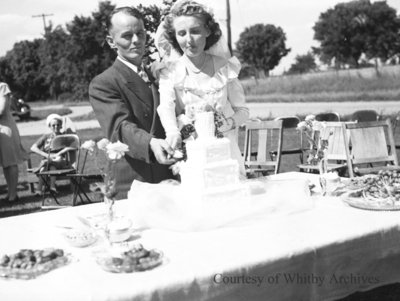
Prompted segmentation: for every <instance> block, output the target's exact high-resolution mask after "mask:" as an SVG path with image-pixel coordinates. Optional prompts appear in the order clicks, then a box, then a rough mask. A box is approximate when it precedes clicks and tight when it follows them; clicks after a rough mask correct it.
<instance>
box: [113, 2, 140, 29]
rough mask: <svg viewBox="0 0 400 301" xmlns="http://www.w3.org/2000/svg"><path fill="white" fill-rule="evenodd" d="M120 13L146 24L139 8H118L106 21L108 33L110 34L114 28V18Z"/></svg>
mask: <svg viewBox="0 0 400 301" xmlns="http://www.w3.org/2000/svg"><path fill="white" fill-rule="evenodd" d="M120 12H122V13H125V14H127V15H129V16H132V17H135V18H136V19H138V20H142V21H143V22H144V16H143V15H142V13H141V12H140V11H139V10H138V9H137V8H135V7H133V6H123V7H117V8H115V9H114V10H113V11H112V12H111V14H110V15H109V16H108V18H107V19H106V22H105V28H106V30H107V32H108V33H110V30H111V29H112V26H113V24H112V17H114V15H115V14H118V13H120Z"/></svg>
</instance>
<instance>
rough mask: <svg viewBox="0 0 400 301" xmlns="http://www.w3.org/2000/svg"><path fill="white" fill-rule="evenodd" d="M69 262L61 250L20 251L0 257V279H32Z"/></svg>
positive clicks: (69, 259) (68, 257)
mask: <svg viewBox="0 0 400 301" xmlns="http://www.w3.org/2000/svg"><path fill="white" fill-rule="evenodd" d="M70 262H71V256H69V255H67V254H65V253H64V251H63V250H62V249H55V248H47V249H38V250H35V249H21V250H19V251H18V252H17V253H14V254H8V255H3V256H1V257H0V278H6V279H7V278H9V279H25V280H27V279H33V278H36V277H37V276H40V275H42V274H45V273H47V272H50V271H51V270H54V269H57V268H59V267H62V266H65V265H67V264H68V263H70Z"/></svg>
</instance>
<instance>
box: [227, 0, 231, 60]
mask: <svg viewBox="0 0 400 301" xmlns="http://www.w3.org/2000/svg"><path fill="white" fill-rule="evenodd" d="M226 31H227V34H228V48H229V51H230V53H231V55H232V33H231V5H230V3H229V0H226Z"/></svg>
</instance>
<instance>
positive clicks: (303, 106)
mask: <svg viewBox="0 0 400 301" xmlns="http://www.w3.org/2000/svg"><path fill="white" fill-rule="evenodd" d="M248 106H249V108H250V118H256V117H258V118H272V117H277V116H284V115H296V114H301V115H305V114H311V113H312V114H316V113H319V112H326V111H334V112H337V113H339V114H341V115H346V114H351V113H352V112H354V111H356V110H362V109H372V110H376V111H377V112H378V113H379V114H393V113H397V112H400V100H399V101H369V102H331V103H326V102H313V103H250V104H248ZM51 107H53V108H58V107H62V105H54V106H51ZM47 108H49V107H47ZM70 109H71V111H72V113H71V114H69V115H68V116H69V117H70V118H71V117H76V116H80V115H86V114H88V113H90V112H92V107H91V106H76V107H70ZM74 124H75V126H76V129H77V130H80V129H87V128H97V127H99V123H98V122H97V120H85V121H75V122H74ZM18 128H19V130H20V134H21V135H22V136H28V135H41V134H43V132H44V131H46V130H47V128H46V124H45V121H43V120H39V121H31V122H19V123H18Z"/></svg>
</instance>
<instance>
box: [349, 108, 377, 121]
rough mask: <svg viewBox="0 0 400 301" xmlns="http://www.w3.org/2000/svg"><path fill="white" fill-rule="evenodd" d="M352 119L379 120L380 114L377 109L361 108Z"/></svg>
mask: <svg viewBox="0 0 400 301" xmlns="http://www.w3.org/2000/svg"><path fill="white" fill-rule="evenodd" d="M350 120H351V121H355V122H368V121H378V120H379V114H378V112H376V111H375V110H359V111H355V112H354V113H353V114H352V115H351V119H350Z"/></svg>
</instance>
